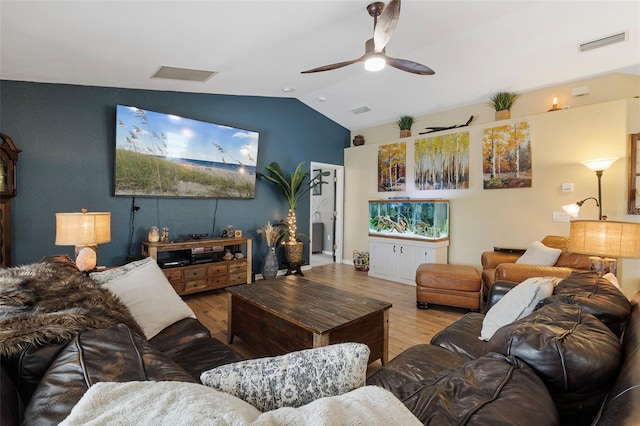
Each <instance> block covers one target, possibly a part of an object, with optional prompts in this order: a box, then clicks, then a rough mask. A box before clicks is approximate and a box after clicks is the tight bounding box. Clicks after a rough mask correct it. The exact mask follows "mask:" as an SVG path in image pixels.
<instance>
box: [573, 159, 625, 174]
mask: <svg viewBox="0 0 640 426" xmlns="http://www.w3.org/2000/svg"><path fill="white" fill-rule="evenodd" d="M617 159H618V157H607V158H595V159H593V160H585V161H581V162H580V164H583V165H585V166H587V167H588V168H589V169H591V170H593V171H594V172H598V171H600V172H601V171H603V170H607V169H608V168H609V167H611V165H612V164H613V163H615V162H616V160H617Z"/></svg>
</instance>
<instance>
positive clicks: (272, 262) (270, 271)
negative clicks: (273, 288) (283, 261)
mask: <svg viewBox="0 0 640 426" xmlns="http://www.w3.org/2000/svg"><path fill="white" fill-rule="evenodd" d="M276 275H278V257H277V256H276V248H275V247H269V249H268V250H267V254H266V255H265V256H264V260H263V261H262V278H263V279H265V280H272V279H274V278H275V277H276Z"/></svg>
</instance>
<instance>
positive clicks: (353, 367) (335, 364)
mask: <svg viewBox="0 0 640 426" xmlns="http://www.w3.org/2000/svg"><path fill="white" fill-rule="evenodd" d="M370 352H371V351H370V350H369V347H368V346H367V345H364V344H361V343H340V344H336V345H329V346H324V347H322V348H317V349H306V350H302V351H298V352H292V353H290V354H286V355H282V356H277V357H271V358H259V359H252V360H248V361H241V362H236V363H233V364H226V365H222V366H220V367H217V368H214V369H212V370H208V371H205V372H203V373H202V375H201V376H200V381H202V383H203V384H205V385H207V386H210V387H212V388H214V389H217V390H220V391H223V392H226V393H229V394H231V395H234V396H236V397H238V398H241V399H243V400H244V401H246V402H248V403H249V404H251V405H253V406H254V407H256V408H257V409H259V410H260V411H263V412H264V411H271V410H275V409H277V408H281V407H300V406H302V405H305V404H308V403H309V402H311V401H314V400H316V399H318V398H324V397H327V396H335V395H341V394H343V393H345V392H349V391H351V390H353V389H356V388H358V387H360V386H363V385H364V383H365V380H366V375H367V364H368V363H369V354H370Z"/></svg>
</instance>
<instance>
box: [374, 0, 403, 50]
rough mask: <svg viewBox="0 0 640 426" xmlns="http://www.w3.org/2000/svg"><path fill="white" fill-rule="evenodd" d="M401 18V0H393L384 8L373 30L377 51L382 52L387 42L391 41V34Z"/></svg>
mask: <svg viewBox="0 0 640 426" xmlns="http://www.w3.org/2000/svg"><path fill="white" fill-rule="evenodd" d="M399 18H400V0H391V1H390V2H389V4H387V5H386V6H385V8H384V9H383V10H382V13H381V14H380V18H377V22H376V24H375V28H374V30H373V41H374V43H375V49H376V51H377V52H381V51H382V49H384V48H385V46H386V45H387V43H389V40H391V36H392V35H393V32H394V31H395V30H396V26H397V25H398V19H399Z"/></svg>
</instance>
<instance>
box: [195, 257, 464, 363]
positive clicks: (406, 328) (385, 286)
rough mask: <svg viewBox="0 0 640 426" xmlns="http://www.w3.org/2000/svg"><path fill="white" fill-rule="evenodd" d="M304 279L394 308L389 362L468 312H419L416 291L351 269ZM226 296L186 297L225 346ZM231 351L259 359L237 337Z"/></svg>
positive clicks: (323, 269) (328, 268) (328, 269)
mask: <svg viewBox="0 0 640 426" xmlns="http://www.w3.org/2000/svg"><path fill="white" fill-rule="evenodd" d="M304 276H305V278H307V279H309V280H312V281H315V282H317V283H320V284H325V285H329V286H332V287H336V288H340V289H342V290H345V291H349V292H352V293H356V294H361V295H363V296H367V297H371V298H373V299H378V300H381V301H385V302H390V303H391V304H393V307H392V308H391V309H390V311H389V359H393V358H394V357H395V356H397V355H398V354H399V353H400V352H402V351H404V350H405V349H407V348H409V347H411V346H413V345H416V344H421V343H429V341H430V340H431V337H432V336H433V335H434V334H436V333H437V332H438V331H440V330H442V329H443V328H444V327H446V326H447V325H449V324H451V323H453V322H454V321H456V320H457V319H459V318H460V317H461V316H462V315H464V314H465V313H466V312H468V311H467V310H466V309H458V308H451V307H446V306H436V305H430V306H429V309H417V308H416V288H415V287H413V286H409V285H405V284H399V283H395V282H392V281H387V280H382V279H378V278H372V277H369V276H367V273H366V272H359V271H356V270H355V268H354V267H353V266H350V265H345V264H330V265H323V266H316V267H313V268H312V269H309V270H306V271H304ZM227 296H228V295H227V293H226V292H225V291H224V290H214V291H211V292H207V293H201V294H194V295H189V296H184V297H183V298H184V300H185V302H187V304H188V305H189V306H190V307H191V309H193V311H194V312H195V314H196V316H197V317H198V319H199V320H200V322H202V323H203V324H204V325H205V326H206V327H207V328H208V329H209V331H210V332H211V334H212V335H213V337H215V338H217V339H218V340H220V341H222V342H226V341H227V321H228V297H227ZM231 347H233V348H234V349H235V350H236V351H238V352H239V353H240V354H242V355H243V356H244V357H246V358H255V357H256V356H255V355H254V354H253V353H252V352H251V349H250V348H249V347H248V346H247V345H246V344H245V343H244V342H243V341H242V340H241V339H239V338H237V337H236V338H235V339H234V341H233V344H232V345H231ZM379 366H380V361H376V362H374V363H372V364H371V366H370V369H369V373H368V374H371V372H373V371H375V370H376V369H377V368H379Z"/></svg>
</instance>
